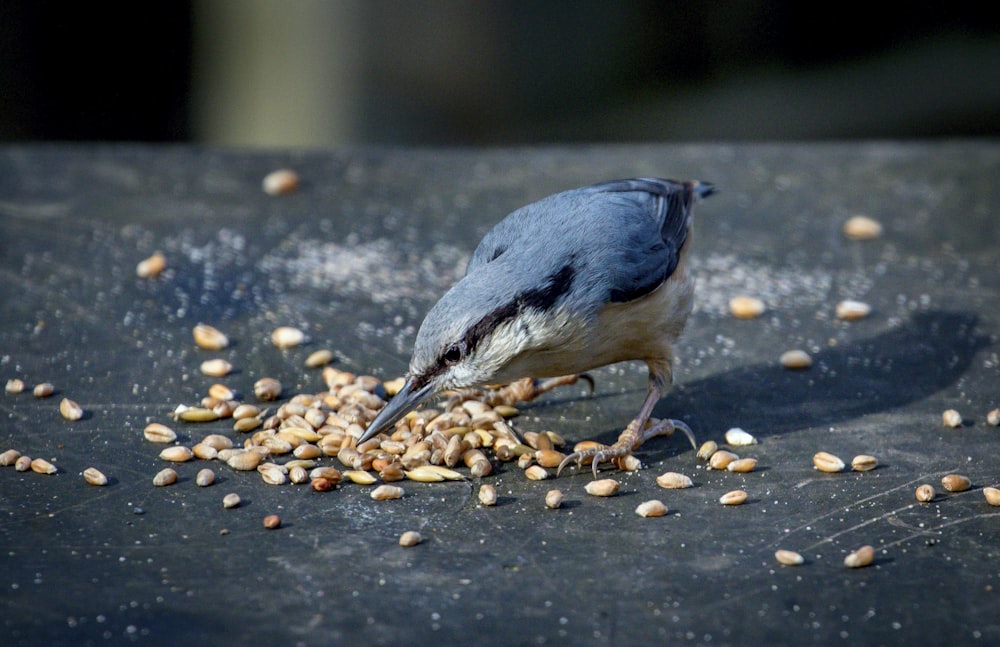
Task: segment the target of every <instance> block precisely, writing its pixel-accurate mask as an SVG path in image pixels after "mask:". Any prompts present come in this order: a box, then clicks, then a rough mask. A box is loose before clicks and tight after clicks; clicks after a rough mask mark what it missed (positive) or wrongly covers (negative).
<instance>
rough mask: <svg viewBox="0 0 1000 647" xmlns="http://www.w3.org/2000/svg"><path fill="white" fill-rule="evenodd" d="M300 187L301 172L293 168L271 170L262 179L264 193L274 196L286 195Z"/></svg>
mask: <svg viewBox="0 0 1000 647" xmlns="http://www.w3.org/2000/svg"><path fill="white" fill-rule="evenodd" d="M298 188H299V174H298V173H296V172H295V171H293V170H291V169H286V168H283V169H278V170H276V171H271V172H270V173H268V174H267V175H265V176H264V179H263V180H261V189H263V190H264V193H266V194H268V195H273V196H279V195H286V194H289V193H292V192H294V191H295V190H296V189H298Z"/></svg>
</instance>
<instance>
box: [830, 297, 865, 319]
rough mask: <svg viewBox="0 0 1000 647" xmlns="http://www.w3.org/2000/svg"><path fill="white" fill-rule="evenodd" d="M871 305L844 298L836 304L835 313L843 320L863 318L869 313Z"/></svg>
mask: <svg viewBox="0 0 1000 647" xmlns="http://www.w3.org/2000/svg"><path fill="white" fill-rule="evenodd" d="M871 311H872V307H871V306H870V305H868V304H867V303H863V302H861V301H855V300H854V299H844V300H843V301H841V302H840V303H838V304H837V308H836V311H835V312H836V314H837V318H838V319H843V320H844V321H857V320H858V319H864V318H865V317H867V316H868V315H869V314H871Z"/></svg>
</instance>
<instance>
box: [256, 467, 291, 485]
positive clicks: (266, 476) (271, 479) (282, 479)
mask: <svg viewBox="0 0 1000 647" xmlns="http://www.w3.org/2000/svg"><path fill="white" fill-rule="evenodd" d="M257 473H258V474H260V477H261V478H262V479H263V480H264V482H265V483H267V484H268V485H284V484H285V483H287V482H288V475H287V474H286V473H285V470H284V469H282V468H281V466H279V465H275V464H274V463H267V464H264V465H258V466H257Z"/></svg>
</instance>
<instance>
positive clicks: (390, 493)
mask: <svg viewBox="0 0 1000 647" xmlns="http://www.w3.org/2000/svg"><path fill="white" fill-rule="evenodd" d="M404 494H405V490H403V488H401V487H399V486H398V485H380V486H378V487H377V488H375V489H374V490H372V498H373V499H375V500H376V501H387V500H389V499H400V498H402V497H403V495H404Z"/></svg>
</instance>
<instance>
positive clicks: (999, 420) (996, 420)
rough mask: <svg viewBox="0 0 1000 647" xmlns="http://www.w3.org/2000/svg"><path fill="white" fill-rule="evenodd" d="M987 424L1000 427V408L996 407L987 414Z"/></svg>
mask: <svg viewBox="0 0 1000 647" xmlns="http://www.w3.org/2000/svg"><path fill="white" fill-rule="evenodd" d="M986 424H988V425H992V426H994V427H1000V409H994V410H993V411H990V412H989V413H987V414H986Z"/></svg>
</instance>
